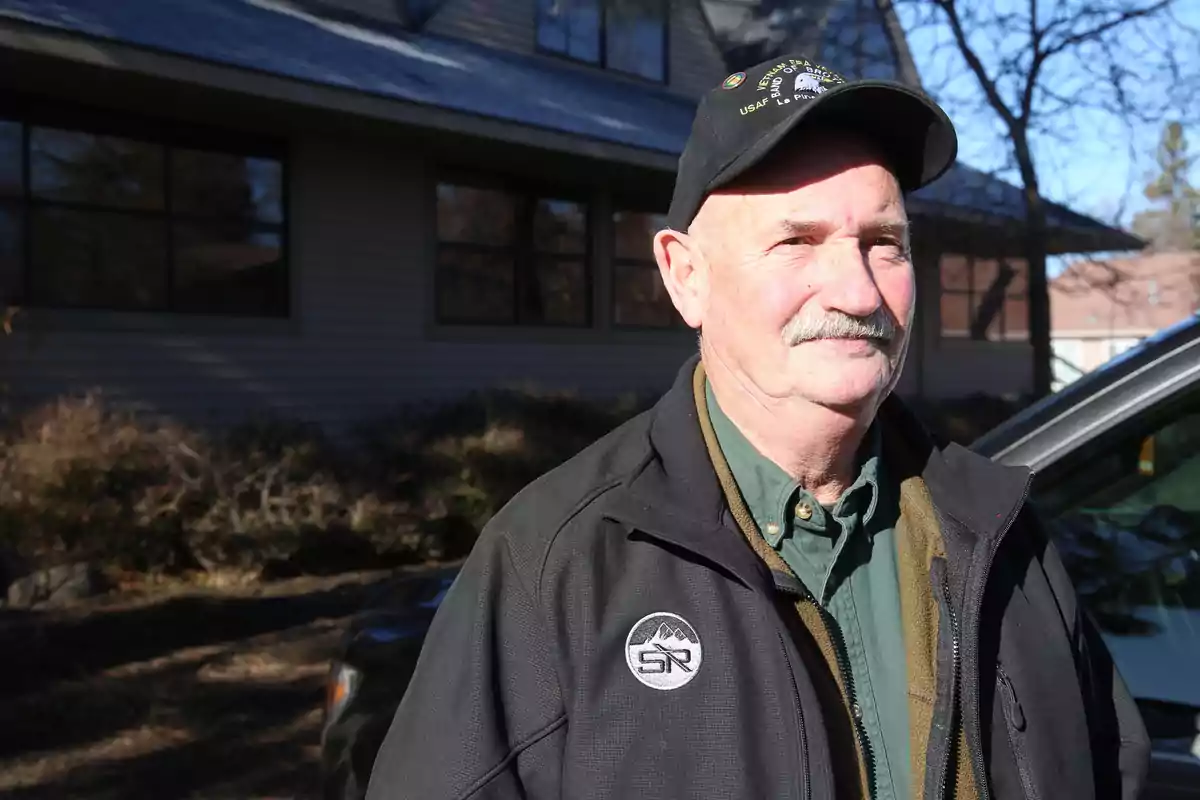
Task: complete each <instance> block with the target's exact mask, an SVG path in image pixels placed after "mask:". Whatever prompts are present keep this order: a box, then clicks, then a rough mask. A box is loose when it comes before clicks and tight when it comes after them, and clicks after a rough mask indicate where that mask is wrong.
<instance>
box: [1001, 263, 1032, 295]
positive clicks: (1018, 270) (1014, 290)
mask: <svg viewBox="0 0 1200 800" xmlns="http://www.w3.org/2000/svg"><path fill="white" fill-rule="evenodd" d="M1004 263H1005V264H1006V265H1007V266H1008V268H1009V269H1011V270H1012V271H1013V276H1012V279H1011V280H1010V281H1009V282H1008V286H1007V287H1006V289H1005V294H1007V295H1008V296H1009V297H1025V296H1026V295H1027V294H1028V293H1029V264H1028V263H1026V261H1025V259H1023V258H1009V259H1006V260H1005V262H1004Z"/></svg>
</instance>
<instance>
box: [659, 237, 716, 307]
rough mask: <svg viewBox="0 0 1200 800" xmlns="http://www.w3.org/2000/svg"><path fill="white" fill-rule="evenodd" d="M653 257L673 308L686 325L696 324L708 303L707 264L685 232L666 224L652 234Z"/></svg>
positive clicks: (693, 241) (694, 242)
mask: <svg viewBox="0 0 1200 800" xmlns="http://www.w3.org/2000/svg"><path fill="white" fill-rule="evenodd" d="M654 260H655V261H657V262H658V271H659V273H660V274H661V275H662V279H663V285H664V286H666V287H667V293H668V294H670V295H671V302H672V303H674V304H675V310H677V311H678V312H679V316H681V317H683V321H684V322H686V323H687V324H688V326H689V327H692V328H697V329H698V328H699V327H700V326H701V324H702V323H703V321H704V308H705V306H706V305H707V303H708V283H709V266H708V262H707V261H706V260H705V258H704V254H703V253H701V252H700V249H699V247H697V246H696V241H695V239H694V238H693V237H692V236H690V235H689V234H686V233H680V232H679V231H674V230H671V229H670V228H666V229H664V230H661V231H659V232H658V233H656V234H655V235H654Z"/></svg>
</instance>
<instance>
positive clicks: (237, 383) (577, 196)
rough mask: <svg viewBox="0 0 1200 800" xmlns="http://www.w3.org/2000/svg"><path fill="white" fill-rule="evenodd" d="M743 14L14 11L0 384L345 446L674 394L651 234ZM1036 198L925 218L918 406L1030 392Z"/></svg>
mask: <svg viewBox="0 0 1200 800" xmlns="http://www.w3.org/2000/svg"><path fill="white" fill-rule="evenodd" d="M764 2H765V0H764ZM738 5H739V4H738V3H736V2H735V3H734V6H738ZM741 5H745V4H741ZM825 5H826V6H829V7H830V8H832V9H833V10H834V11H837V13H838V14H842V16H841V17H836V19H835V17H830V16H829V15H827V17H828V18H829V19H835V22H836V23H837V24H835V25H826V26H825V27H823V28H822V29H821V30H822V31H825V32H826V33H827V34H828V35H825V34H823V35H822V36H818V37H816V38H815V39H814V40H813V41H812V42H809V44H810V45H812V47H813V49H815V50H816V51H818V52H817V53H816V55H818V56H819V57H820V58H822V59H825V60H826V61H827V62H828V63H830V64H831V65H832V66H834V67H836V68H839V69H841V70H843V71H845V72H848V73H851V74H855V72H856V70H857V71H858V73H861V74H888V75H894V76H896V77H900V78H901V79H904V80H910V81H915V80H916V78H915V70H914V68H913V67H912V65H911V58H908V57H907V56H906V55H905V56H903V57H901V56H902V55H903V54H900V55H898V53H900V51H901V50H903V47H902V46H899V45H902V44H903V37H902V35H901V36H899V37H897V36H896V35H895V33H896V29H895V26H894V20H890V22H889V19H887V18H885V16H886V15H883V16H881V12H879V11H878V10H877V9H875V6H874V5H873V4H872V3H869V2H865V0H832V4H831V3H830V2H826V3H825ZM604 9H607V11H605V12H604V13H601V12H602V10H604ZM847 9H849V12H852V13H849V16H847ZM733 10H734V11H737V12H739V13H740V12H741V11H744V10H745V9H739V8H736V7H735V8H734V9H733ZM739 19H740V18H738V17H737V15H736V14H733V15H731V14H728V13H725V14H724V15H723V14H722V11H721V9H720V8H719V7H718V6H717V5H714V3H712V2H707V1H704V0H645V2H639V3H636V4H630V3H620V4H617V3H616V2H615V0H206V2H204V3H196V2H189V1H188V0H122V2H120V3H115V2H114V3H95V2H89V0H56V1H55V2H52V3H51V2H44V1H40V0H0V282H2V283H0V292H3V295H4V296H5V297H6V298H9V302H10V303H15V304H16V305H18V306H20V308H21V313H20V314H19V315H18V318H17V320H16V326H15V328H16V330H15V332H14V333H13V335H12V336H10V337H8V338H7V339H6V340H5V341H4V342H3V349H0V358H2V359H3V360H2V361H0V363H2V364H3V367H2V368H3V370H4V371H5V375H4V379H5V380H6V382H7V383H8V384H9V386H10V388H11V391H12V392H13V393H14V398H15V399H18V400H21V401H29V400H36V399H40V398H46V397H51V396H54V395H56V394H59V393H63V392H75V391H80V390H84V389H87V388H89V387H94V386H98V387H101V388H103V389H104V390H105V391H106V392H107V394H108V395H109V396H110V397H115V398H117V399H120V400H123V401H126V402H129V403H133V404H137V405H141V406H144V407H147V408H150V409H155V410H158V411H162V412H165V413H170V414H173V415H177V416H180V417H182V418H188V419H196V420H214V421H222V420H229V419H235V418H240V417H242V416H244V415H246V414H247V413H252V412H261V411H270V412H274V413H277V414H283V415H288V416H292V417H295V418H300V419H306V420H310V421H315V422H318V423H320V424H323V425H326V426H329V427H331V428H338V427H341V426H344V425H347V424H351V423H353V422H355V421H357V420H359V419H361V418H363V417H366V416H370V415H373V414H376V413H379V412H383V411H385V410H388V409H391V408H393V407H394V406H395V405H396V404H397V403H401V402H416V401H438V400H442V399H446V398H452V397H456V396H458V395H461V394H462V393H464V392H467V391H470V390H472V389H478V388H485V387H492V386H499V385H506V384H511V383H513V382H522V383H536V384H540V385H543V386H549V387H560V388H567V389H575V390H578V391H580V392H583V393H586V394H592V395H598V396H604V395H610V394H616V393H619V392H624V391H629V390H645V391H653V390H659V389H662V388H664V387H665V386H666V385H667V384H668V382H669V381H670V380H671V378H672V377H673V375H674V373H675V371H676V369H677V367H678V366H679V365H680V363H681V362H682V361H683V360H684V359H685V358H686V357H687V356H688V355H689V354H690V353H691V352H693V350H694V347H695V339H694V336H692V335H691V334H690V332H689V331H687V330H686V329H685V328H684V327H683V326H682V324H681V322H680V321H679V320H678V318H677V316H676V314H675V313H674V311H673V309H672V307H671V306H670V302H669V299H668V298H667V296H666V294H665V292H664V290H663V288H662V285H661V282H660V279H659V278H658V275H657V272H656V269H655V266H654V262H653V259H652V256H651V251H650V237H651V234H652V232H653V231H654V230H656V228H657V227H658V226H659V225H660V224H661V219H662V217H661V215H662V214H663V213H664V212H665V210H666V207H667V205H668V203H669V200H670V195H671V190H672V186H673V180H674V168H675V164H676V161H677V158H678V156H679V153H680V152H681V151H682V148H683V144H684V141H685V139H686V137H687V134H688V132H689V130H690V125H691V119H692V115H693V112H694V108H695V103H696V100H697V98H698V97H699V96H700V95H701V93H703V92H704V91H706V90H707V89H708V88H709V87H711V86H713V85H715V84H717V83H719V82H720V81H721V80H722V79H723V78H724V77H725V76H726V75H727V74H728V73H729V71H731V68H730V66H729V63H730V60H731V59H733V58H734V57H735V55H736V54H735V53H732V49H731V48H732V46H731V44H730V39H729V34H730V27H729V26H730V25H734V24H736V26H740V27H738V29H739V30H742V34H743V35H742V41H741V46H742V47H743V49H742V50H741V51H740V52H742V53H743V54H744V53H746V52H749V50H747V49H746V48H747V47H748V46H749V45H747V44H746V42H747V41H749V40H750V39H752V38H753V37H752V36H749V35H745V30H744V28H745V26H742V25H740V22H738V20H739ZM838 20H840V21H838ZM888 25H891V26H892V27H891V28H889V27H887V26H888ZM880 26H883V27H882V28H881V27H880ZM880 30H884V31H885V32H889V33H888V35H887V36H882V35H881V34H880ZM881 37H882V38H881ZM881 42H882V45H881ZM897 42H899V45H897ZM866 44H870V48H869V49H870V51H871V54H872V58H873V59H874V60H873V61H872V60H870V59H867V58H865V56H864V53H865V52H866V51H865V50H864V48H865V47H866ZM764 46H770V43H768V44H767V45H764ZM760 52H766V51H763V50H760ZM876 56H879V58H876ZM906 59H907V61H906V62H905V60H906ZM868 62H870V64H869V65H868ZM902 62H905V63H906V64H907V66H905V64H904V63H902ZM1020 207H1021V206H1020V192H1019V191H1018V190H1017V189H1016V188H1015V187H1012V186H1010V185H1008V184H1005V183H1002V182H1000V181H997V180H995V179H993V178H991V177H989V176H986V175H983V174H981V173H978V172H975V171H972V170H970V169H969V168H967V167H965V166H961V165H960V166H958V167H956V168H955V169H954V170H952V172H951V173H950V174H948V175H947V176H946V177H945V178H943V179H942V180H941V181H939V182H938V183H937V184H935V185H933V186H931V187H928V188H927V189H926V190H923V191H922V192H921V193H919V194H918V195H916V196H914V198H912V202H911V206H910V210H911V212H912V214H913V216H914V218H915V219H916V221H917V224H916V240H915V245H914V246H915V249H916V259H917V263H918V274H919V281H920V290H921V295H920V296H921V301H922V307H921V310H920V312H919V315H918V320H919V321H918V329H917V331H916V333H915V341H914V344H913V348H912V350H911V355H910V357H909V359H908V366H907V368H906V370H905V374H904V376H903V380H902V383H901V386H900V391H901V392H902V393H906V394H921V395H925V396H929V397H951V396H959V395H964V394H970V393H973V392H977V391H983V392H991V393H995V394H1010V393H1020V392H1022V391H1025V390H1027V389H1028V388H1029V385H1030V384H1031V355H1030V348H1029V346H1028V343H1027V342H1026V341H1025V340H1024V337H1023V335H1018V332H1021V331H1024V327H1023V326H1024V323H1023V322H1022V321H1021V318H1022V317H1023V316H1024V314H1025V299H1024V297H1025V294H1024V293H1025V288H1024V278H1023V276H1022V272H1021V266H1020V264H1019V262H1018V261H1016V260H1015V259H1014V258H1013V255H1014V254H1015V253H1016V252H1018V250H1017V247H1016V241H1017V236H1016V233H1015V226H1016V222H1017V220H1019V217H1020ZM1051 227H1052V242H1051V245H1052V247H1051V249H1052V251H1053V252H1091V251H1098V250H1116V249H1123V248H1128V247H1135V246H1138V245H1139V244H1140V242H1139V241H1138V240H1136V239H1133V238H1132V237H1130V236H1128V235H1126V234H1124V233H1122V232H1120V231H1115V230H1112V229H1109V228H1107V227H1106V226H1104V225H1102V224H1100V223H1098V222H1096V221H1095V220H1091V219H1088V218H1086V217H1083V216H1081V215H1079V214H1076V213H1074V212H1071V211H1070V210H1068V209H1065V208H1061V207H1057V206H1055V207H1054V208H1053V209H1052V214H1051ZM1006 259H1007V260H1006ZM997 287H999V288H998V289H997ZM997 291H998V292H999V294H997ZM997 298H999V301H997ZM983 311H986V313H981V312H983Z"/></svg>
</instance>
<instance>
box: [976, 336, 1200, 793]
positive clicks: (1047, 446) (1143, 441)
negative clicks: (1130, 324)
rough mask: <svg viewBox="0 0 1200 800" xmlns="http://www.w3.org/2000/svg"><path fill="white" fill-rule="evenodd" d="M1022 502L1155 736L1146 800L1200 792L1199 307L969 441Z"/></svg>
mask: <svg viewBox="0 0 1200 800" xmlns="http://www.w3.org/2000/svg"><path fill="white" fill-rule="evenodd" d="M972 447H973V449H974V450H975V451H976V452H978V453H980V454H982V455H986V456H988V457H989V458H992V459H994V460H996V461H999V462H1001V463H1005V464H1020V465H1026V466H1029V467H1031V468H1032V469H1033V470H1034V480H1033V485H1032V490H1031V495H1030V502H1031V503H1033V505H1034V507H1035V508H1036V509H1037V511H1038V514H1039V517H1040V518H1041V519H1042V520H1043V521H1044V522H1045V524H1046V525H1047V527H1048V529H1049V533H1050V536H1051V538H1052V539H1053V541H1054V543H1055V547H1056V549H1057V550H1058V552H1059V554H1060V555H1061V557H1062V561H1063V563H1064V565H1065V566H1066V568H1067V571H1068V573H1070V575H1071V578H1072V582H1073V583H1074V585H1075V588H1076V591H1077V592H1078V594H1079V597H1080V600H1081V602H1082V605H1083V607H1084V608H1085V609H1086V610H1087V611H1088V612H1089V614H1090V615H1091V617H1092V619H1093V620H1094V621H1095V622H1096V623H1097V625H1098V627H1099V628H1100V631H1101V634H1102V635H1103V637H1104V639H1105V642H1106V644H1107V645H1108V648H1109V650H1110V651H1111V653H1112V656H1113V660H1114V661H1115V662H1116V665H1117V667H1118V669H1119V670H1120V672H1121V675H1122V677H1123V678H1124V679H1125V682H1126V683H1127V684H1128V686H1129V689H1130V692H1131V693H1132V694H1133V696H1134V698H1135V699H1136V700H1137V703H1138V706H1139V707H1140V709H1141V711H1142V718H1143V720H1144V721H1145V723H1146V728H1147V730H1148V732H1149V734H1150V739H1151V746H1152V752H1151V765H1150V775H1149V781H1148V786H1147V788H1146V791H1145V792H1144V793H1143V795H1142V797H1143V798H1145V800H1184V799H1185V798H1189V799H1191V800H1196V799H1197V798H1200V317H1195V316H1193V317H1191V318H1189V319H1186V320H1184V321H1183V322H1181V323H1179V324H1178V325H1175V326H1173V327H1171V328H1168V329H1166V330H1164V331H1162V332H1160V333H1159V334H1157V335H1155V336H1153V337H1151V338H1150V339H1147V340H1146V341H1144V342H1143V343H1141V344H1140V345H1139V346H1137V347H1135V348H1134V349H1132V350H1130V351H1128V352H1126V353H1124V354H1122V355H1120V356H1118V357H1117V358H1115V359H1113V360H1112V361H1110V362H1108V363H1107V364H1105V365H1104V367H1102V368H1101V369H1099V370H1096V371H1095V372H1092V373H1089V374H1088V375H1085V376H1084V377H1082V378H1080V379H1079V380H1077V381H1076V382H1074V383H1072V384H1070V385H1069V386H1067V387H1066V388H1065V389H1063V390H1062V391H1060V392H1058V393H1057V394H1054V395H1051V396H1050V397H1048V398H1046V399H1045V400H1043V401H1041V402H1039V403H1037V404H1035V405H1033V406H1030V407H1029V408H1027V409H1025V410H1024V411H1022V412H1020V413H1018V414H1016V415H1015V416H1014V417H1012V418H1011V419H1009V420H1007V421H1006V422H1004V423H1003V424H1001V425H1000V426H998V427H997V428H995V429H994V430H992V431H989V432H988V433H987V434H985V435H984V436H982V437H981V438H980V439H979V440H977V441H976V442H974V443H973V445H972Z"/></svg>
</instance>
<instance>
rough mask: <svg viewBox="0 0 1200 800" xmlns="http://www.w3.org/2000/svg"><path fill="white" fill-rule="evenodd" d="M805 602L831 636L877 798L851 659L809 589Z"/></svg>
mask: <svg viewBox="0 0 1200 800" xmlns="http://www.w3.org/2000/svg"><path fill="white" fill-rule="evenodd" d="M804 599H805V601H807V602H809V603H812V605H813V607H814V608H816V609H817V615H818V616H820V618H821V621H822V622H823V623H824V625H825V633H826V634H827V635H828V636H829V641H830V642H831V643H832V644H833V654H834V657H835V658H836V659H837V665H838V671H839V672H841V673H842V685H843V686H845V687H846V700H847V702H848V703H849V704H850V724H851V725H852V726H853V727H854V739H855V741H856V742H857V743H858V748H859V754H860V755H861V756H862V759H863V766H864V767H865V769H866V772H867V800H869V799H870V798H871V797H874V796H875V791H876V790H875V764H874V761H873V760H872V755H873V751H872V749H871V743H870V741H868V740H867V736H866V732H865V731H864V729H863V723H862V720H860V719H859V718H858V717H856V716H855V715H854V709H855V707H857V706H858V695H857V693H856V692H855V690H854V673H853V672H852V671H851V670H850V663H849V659H848V658H847V656H846V654H845V652H844V650H845V647H844V644H843V643H842V637H841V636H834V634H833V631H834V630H835V628H833V627H832V626H830V624H829V619H828V617H829V612H827V611H826V610H825V609H824V608H823V607H822V606H821V604H820V603H818V602H817V599H816V598H815V597H813V595H812V593H811V592H809V591H808V590H807V589H805V591H804Z"/></svg>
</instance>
